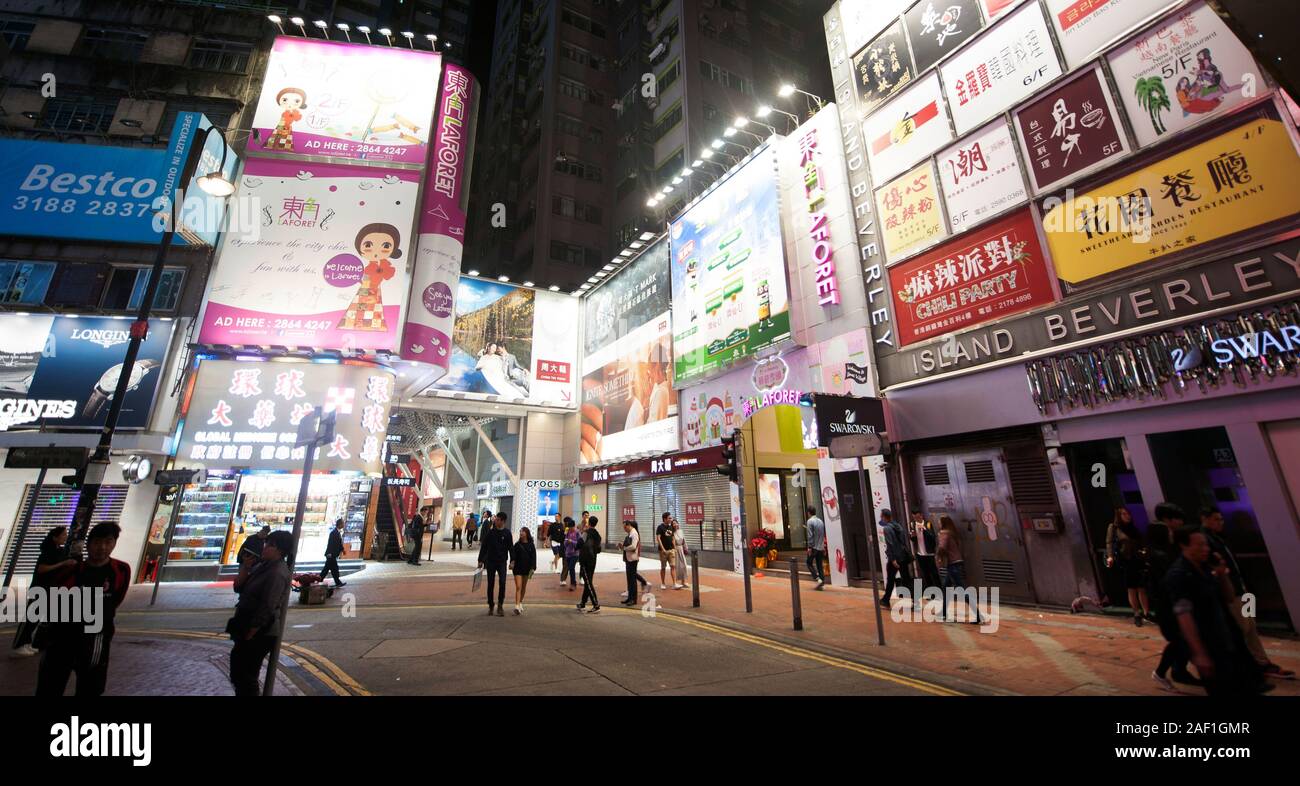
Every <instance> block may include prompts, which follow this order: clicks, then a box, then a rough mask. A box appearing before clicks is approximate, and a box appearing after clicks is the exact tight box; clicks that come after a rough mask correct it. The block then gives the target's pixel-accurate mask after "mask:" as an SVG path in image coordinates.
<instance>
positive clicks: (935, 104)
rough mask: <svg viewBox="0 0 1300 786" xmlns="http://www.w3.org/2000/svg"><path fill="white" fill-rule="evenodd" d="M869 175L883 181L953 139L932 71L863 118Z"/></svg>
mask: <svg viewBox="0 0 1300 786" xmlns="http://www.w3.org/2000/svg"><path fill="white" fill-rule="evenodd" d="M862 134H863V136H864V138H865V142H866V145H867V160H868V162H869V163H870V164H871V177H872V180H874V181H875V182H876V183H883V182H885V181H886V180H889V179H890V178H892V177H895V176H896V175H898V174H899V173H900V172H903V171H904V170H906V169H907V168H908V167H909V166H911V165H912V164H915V163H916V162H917V161H920V160H921V159H922V158H925V157H926V156H928V155H930V154H931V153H933V152H934V151H936V150H938V149H939V148H941V147H943V146H944V145H946V144H948V143H949V142H951V141H952V129H951V128H950V127H949V125H948V113H947V111H946V110H945V109H944V104H943V91H942V90H941V89H940V87H939V76H938V75H937V74H934V73H931V74H930V75H929V76H928V77H926V78H925V79H922V80H921V81H919V82H917V83H916V84H914V85H912V87H910V88H908V89H907V90H905V91H903V93H902V95H900V96H898V97H897V98H895V99H894V100H892V101H890V102H889V103H888V104H885V105H884V106H883V107H881V108H880V109H879V110H878V111H877V112H875V113H874V114H872V115H871V116H870V117H868V118H867V119H866V120H864V121H862Z"/></svg>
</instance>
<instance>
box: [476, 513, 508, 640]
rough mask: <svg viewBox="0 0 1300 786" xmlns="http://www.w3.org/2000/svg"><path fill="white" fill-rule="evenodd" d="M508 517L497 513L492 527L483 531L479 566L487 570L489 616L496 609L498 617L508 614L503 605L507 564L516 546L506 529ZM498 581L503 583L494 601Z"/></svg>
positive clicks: (498, 588)
mask: <svg viewBox="0 0 1300 786" xmlns="http://www.w3.org/2000/svg"><path fill="white" fill-rule="evenodd" d="M507 519H509V516H507V515H506V514H505V513H498V514H497V515H496V518H494V519H493V520H492V527H491V528H490V529H488V530H486V531H485V532H484V533H483V543H482V544H481V545H480V546H479V549H478V566H479V567H480V568H483V569H486V570H487V602H488V615H489V616H490V615H491V614H492V613H493V611H494V610H495V612H496V615H497V616H498V617H504V616H505V615H506V613H505V611H504V610H503V609H502V608H501V607H502V605H503V604H504V603H505V602H506V566H507V565H509V564H510V550H511V548H512V547H513V546H514V543H513V539H512V538H511V536H510V530H508V529H506V521H507ZM497 581H500V583H501V585H500V586H499V587H497V588H496V596H497V599H496V602H495V603H494V602H493V601H492V590H493V585H494V584H496V583H497Z"/></svg>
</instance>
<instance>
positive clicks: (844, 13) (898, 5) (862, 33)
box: [840, 0, 914, 54]
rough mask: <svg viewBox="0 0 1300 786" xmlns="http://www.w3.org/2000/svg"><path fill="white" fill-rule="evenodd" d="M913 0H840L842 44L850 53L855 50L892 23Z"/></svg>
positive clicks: (859, 48)
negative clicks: (842, 31) (842, 26)
mask: <svg viewBox="0 0 1300 786" xmlns="http://www.w3.org/2000/svg"><path fill="white" fill-rule="evenodd" d="M913 2H914V0H841V1H840V18H841V19H842V20H843V25H844V46H845V49H847V50H848V52H849V53H850V54H852V53H854V52H857V51H859V50H861V49H862V47H864V46H866V45H867V42H868V41H870V40H871V39H873V38H875V37H876V33H879V32H880V31H881V29H883V28H884V27H885V25H887V24H890V23H892V22H893V21H894V20H895V19H897V18H898V15H899V14H901V13H903V10H904V9H905V8H907V7H908V6H909V5H911V4H912V3H913Z"/></svg>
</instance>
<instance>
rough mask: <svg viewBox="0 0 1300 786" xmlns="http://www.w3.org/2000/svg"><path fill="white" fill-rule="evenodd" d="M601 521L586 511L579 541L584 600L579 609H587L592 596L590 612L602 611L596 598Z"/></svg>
mask: <svg viewBox="0 0 1300 786" xmlns="http://www.w3.org/2000/svg"><path fill="white" fill-rule="evenodd" d="M599 522H600V519H598V518H596V517H595V516H590V517H588V516H587V514H585V513H584V514H583V518H582V538H581V540H580V541H579V542H578V569H579V570H580V571H581V573H582V602H581V603H579V604H578V611H585V610H586V608H587V598H588V597H590V598H591V611H589V612H587V613H588V614H595V613H596V612H598V611H600V601H599V600H597V599H596V557H597V556H598V555H599V554H600V532H599V531H598V530H597V529H596V524H598V523H599Z"/></svg>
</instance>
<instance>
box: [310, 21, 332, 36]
mask: <svg viewBox="0 0 1300 786" xmlns="http://www.w3.org/2000/svg"><path fill="white" fill-rule="evenodd" d="M312 24H314V25H316V27H318V28H320V34H321V35H322V36H324V37H325V39H326V40H329V37H330V25H329V22H326V21H325V20H324V19H317V20H316V21H315V22H312Z"/></svg>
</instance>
